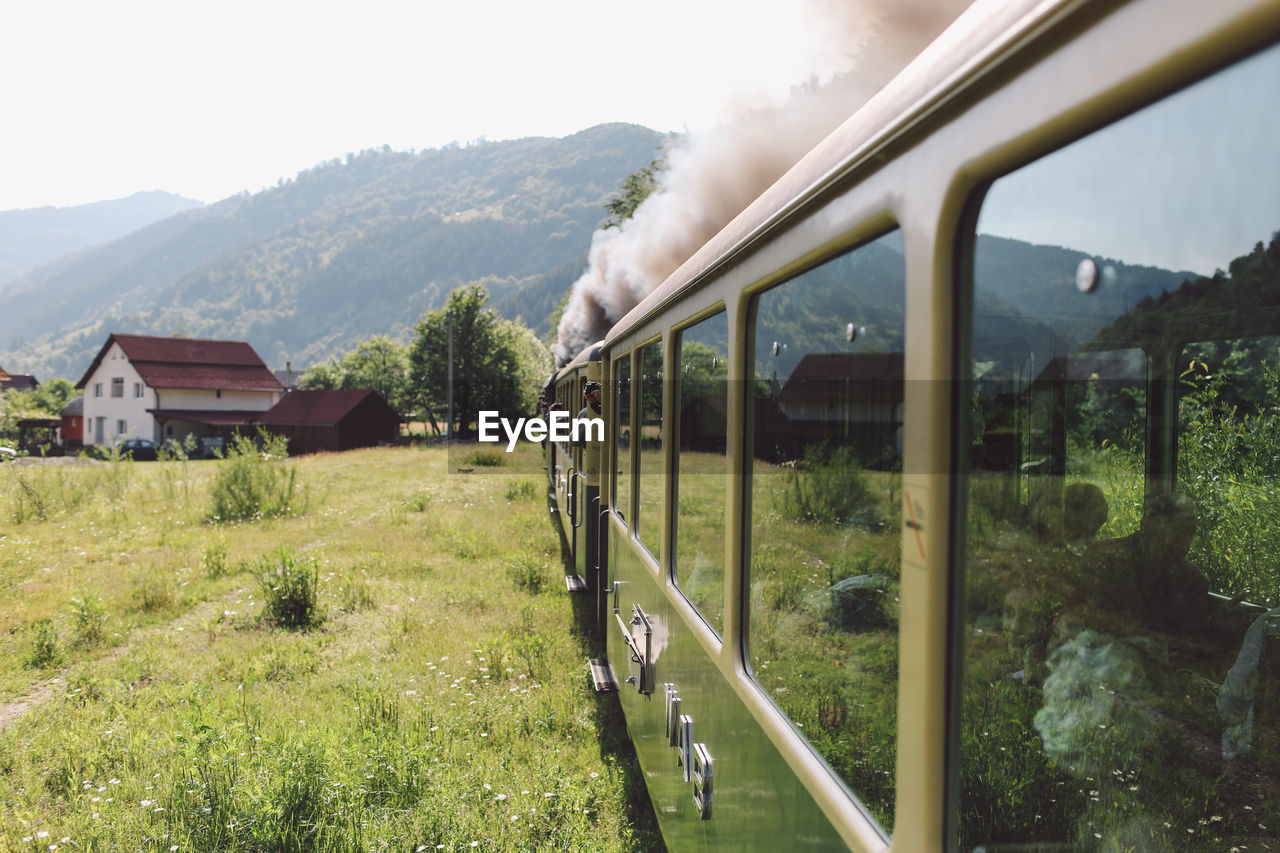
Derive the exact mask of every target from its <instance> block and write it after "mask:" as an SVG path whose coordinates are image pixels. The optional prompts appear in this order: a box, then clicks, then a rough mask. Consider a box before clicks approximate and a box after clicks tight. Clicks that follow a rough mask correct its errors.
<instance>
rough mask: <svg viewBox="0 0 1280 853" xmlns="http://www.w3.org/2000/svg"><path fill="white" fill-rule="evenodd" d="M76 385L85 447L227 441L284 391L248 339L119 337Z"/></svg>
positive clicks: (110, 339)
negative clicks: (80, 395)
mask: <svg viewBox="0 0 1280 853" xmlns="http://www.w3.org/2000/svg"><path fill="white" fill-rule="evenodd" d="M76 387H77V388H79V389H81V390H82V391H83V392H84V443H85V445H90V444H106V445H114V444H118V443H119V442H121V441H124V440H125V439H126V438H145V439H150V440H151V441H154V442H156V443H157V444H163V443H164V442H165V441H168V440H170V439H172V440H174V441H178V442H181V441H182V440H183V439H184V438H185V437H186V436H187V435H188V434H191V435H195V436H196V437H197V438H198V439H208V438H217V437H223V438H225V437H227V436H228V435H230V434H231V433H232V432H234V431H235V430H236V429H237V428H247V427H249V426H250V425H251V424H252V422H253V419H254V418H256V417H257V416H258V415H260V414H261V413H263V412H265V411H266V410H267V409H270V408H271V407H272V406H273V405H275V402H276V401H277V400H278V399H280V396H281V395H282V394H283V393H284V390H285V389H284V386H283V385H281V384H280V380H278V379H276V377H275V375H274V374H273V373H272V372H271V371H270V370H268V369H267V366H266V364H264V363H263V361H262V359H261V358H259V357H258V354H257V353H256V352H254V350H253V347H251V346H249V344H248V343H246V342H245V341H213V340H200V339H196V338H174V337H156V336H151V335H120V334H113V335H111V336H110V337H108V338H107V342H106V343H105V344H103V345H102V349H101V350H99V351H98V355H97V357H95V358H94V360H93V364H91V365H90V366H89V369H88V370H87V371H86V372H85V374H84V376H83V377H82V378H81V379H80V381H79V382H78V383H76Z"/></svg>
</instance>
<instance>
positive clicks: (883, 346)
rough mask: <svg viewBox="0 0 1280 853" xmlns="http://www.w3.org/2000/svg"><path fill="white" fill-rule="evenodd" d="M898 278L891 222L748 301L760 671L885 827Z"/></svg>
mask: <svg viewBox="0 0 1280 853" xmlns="http://www.w3.org/2000/svg"><path fill="white" fill-rule="evenodd" d="M904 281H905V278H904V262H903V253H902V239H901V235H900V233H898V232H896V231H895V232H893V233H890V234H888V235H886V236H884V237H882V238H880V239H878V240H875V241H874V242H872V243H869V244H866V245H864V246H862V247H860V248H858V249H855V250H854V251H852V252H849V253H846V254H844V255H841V256H839V257H837V258H835V259H833V260H831V261H829V262H827V263H825V264H823V265H821V266H819V267H817V268H815V269H813V270H810V271H809V272H806V273H804V274H803V275H800V276H799V277H797V278H794V279H792V280H790V281H788V282H785V283H784V284H782V285H780V286H778V287H776V288H773V289H772V290H769V291H766V292H765V293H763V294H761V295H760V296H759V297H758V299H757V300H756V301H755V303H754V306H753V308H754V341H755V344H754V353H753V355H754V372H755V377H754V382H753V387H754V391H753V393H752V395H751V397H752V401H753V402H752V408H753V423H754V438H753V447H752V455H753V457H754V458H753V462H752V476H751V557H750V566H751V577H750V593H749V594H750V612H749V617H748V618H749V626H748V650H749V654H750V662H751V667H752V671H753V673H754V676H755V678H756V680H757V681H758V682H759V684H760V685H761V686H762V687H763V688H764V689H765V690H766V691H768V693H769V695H770V696H771V697H772V698H773V700H774V702H776V703H777V705H778V707H779V708H781V709H782V710H783V711H784V712H785V713H786V714H787V716H788V717H790V719H791V720H792V721H793V722H794V723H795V725H796V727H797V728H798V729H799V730H800V731H801V733H802V734H803V735H804V736H805V737H806V738H807V739H808V740H809V742H810V743H811V744H812V745H813V747H814V748H815V749H816V750H817V751H818V752H819V753H820V754H821V755H822V757H823V758H824V759H826V761H827V763H828V764H829V765H830V766H831V767H832V769H833V770H835V771H836V772H837V773H838V774H839V775H840V777H841V778H842V779H844V781H845V782H846V784H847V785H848V786H849V787H850V789H852V790H853V791H854V792H855V794H856V795H857V796H858V797H859V798H860V799H861V800H862V802H863V803H864V804H865V806H866V807H867V809H868V810H869V811H870V813H871V814H872V815H873V816H874V817H875V818H876V819H877V820H878V821H879V822H880V824H881V825H882V826H884V827H886V828H888V829H892V818H893V803H894V773H895V770H894V760H895V754H896V753H895V738H896V734H897V695H898V690H897V679H898V611H899V586H898V579H899V574H900V572H899V567H900V547H899V540H900V537H899V529H900V528H899V527H898V525H897V524H895V523H894V520H895V519H896V518H897V516H898V511H899V510H898V507H899V504H900V501H901V489H902V483H901V470H902V466H901V458H902V457H901V447H902V435H901V433H902V401H903V396H904V395H903V345H904V337H903V311H904V293H905V284H904Z"/></svg>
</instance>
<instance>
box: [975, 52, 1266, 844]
mask: <svg viewBox="0 0 1280 853" xmlns="http://www.w3.org/2000/svg"><path fill="white" fill-rule="evenodd" d="M1278 79H1280V51H1278V50H1277V49H1272V50H1270V51H1268V52H1266V53H1263V54H1260V55H1259V56H1257V57H1254V58H1253V59H1250V60H1248V61H1246V62H1243V63H1241V64H1240V65H1238V66H1236V67H1234V68H1231V69H1228V70H1227V71H1224V72H1221V73H1219V74H1218V75H1216V76H1214V77H1211V78H1209V79H1207V80H1205V81H1203V82H1201V83H1199V84H1196V85H1194V86H1192V87H1190V88H1189V89H1187V90H1185V91H1183V92H1180V93H1178V94H1176V95H1174V96H1172V97H1170V98H1167V99H1166V100H1164V101H1162V102H1160V103H1157V104H1155V105H1153V106H1151V107H1148V108H1146V109H1144V110H1142V111H1140V112H1138V113H1135V114H1134V115H1132V116H1130V117H1129V118H1127V119H1124V120H1122V121H1120V122H1118V123H1116V124H1114V125H1112V126H1111V127H1108V128H1105V129H1103V130H1101V131H1099V132H1097V133H1095V134H1093V135H1092V136H1089V137H1086V138H1085V139H1082V140H1080V141H1079V142H1076V143H1074V144H1072V145H1069V146H1068V147H1066V148H1063V149H1062V150H1060V151H1058V152H1056V153H1054V154H1052V155H1050V156H1048V157H1045V158H1044V159H1042V160H1040V161H1037V162H1035V163H1032V164H1031V165H1029V166H1026V167H1024V168H1022V169H1021V170H1019V171H1017V172H1014V173H1012V174H1010V175H1008V176H1006V177H1004V178H1001V179H1000V180H998V181H996V182H995V183H994V184H993V185H992V187H991V188H990V190H989V191H988V192H987V195H986V199H985V201H984V203H983V207H982V210H981V213H980V217H979V220H978V223H977V231H978V234H977V237H976V244H975V248H974V270H973V287H974V291H973V300H972V304H973V317H972V326H971V333H970V337H969V340H970V344H969V348H970V351H971V354H972V360H971V363H970V365H969V367H968V378H969V379H970V380H971V385H970V386H969V388H970V392H971V393H970V394H969V397H968V400H967V402H968V404H969V408H970V416H969V421H968V423H969V425H970V435H969V437H968V441H967V442H966V447H965V448H964V455H965V456H966V457H967V459H966V462H967V465H968V471H969V476H968V481H967V485H966V486H965V493H966V495H967V525H966V527H965V531H964V536H965V541H966V545H965V555H964V558H963V559H964V561H965V565H964V578H965V586H964V597H963V600H962V602H961V607H962V613H963V620H962V629H961V630H962V632H963V633H962V641H963V643H964V650H963V666H964V669H963V678H962V681H961V690H962V694H961V697H960V701H961V721H960V731H959V743H960V761H961V766H960V780H961V781H960V785H961V790H960V803H959V805H960V812H959V815H958V822H957V831H958V836H959V842H960V845H961V847H962V848H963V849H972V848H975V847H979V846H991V847H995V846H999V845H1002V844H1008V845H1011V846H1025V845H1041V844H1043V845H1046V846H1054V845H1062V846H1064V847H1069V848H1071V849H1102V850H1126V849H1133V850H1186V849H1197V850H1202V849H1203V850H1209V849H1213V850H1228V849H1232V848H1238V849H1244V848H1248V849H1265V848H1266V847H1268V846H1275V845H1276V842H1277V840H1280V797H1277V796H1276V791H1277V790H1278V789H1280V630H1277V628H1280V624H1278V621H1280V620H1276V617H1277V616H1280V609H1274V608H1277V605H1280V486H1277V483H1280V417H1277V415H1278V414H1280V360H1278V353H1277V347H1278V346H1280V337H1278V336H1280V239H1278V238H1277V233H1276V229H1277V227H1280V158H1277V157H1276V148H1275V145H1276V142H1275V140H1276V135H1277V129H1278V127H1277V124H1276V119H1275V111H1274V110H1271V109H1260V108H1259V107H1260V105H1262V104H1266V103H1273V102H1274V89H1275V81H1276V80H1278Z"/></svg>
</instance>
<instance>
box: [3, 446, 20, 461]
mask: <svg viewBox="0 0 1280 853" xmlns="http://www.w3.org/2000/svg"><path fill="white" fill-rule="evenodd" d="M17 455H18V451H16V450H14V449H13V448H12V447H4V446H2V445H0V462H8V461H9V460H10V459H13V458H14V457H15V456H17Z"/></svg>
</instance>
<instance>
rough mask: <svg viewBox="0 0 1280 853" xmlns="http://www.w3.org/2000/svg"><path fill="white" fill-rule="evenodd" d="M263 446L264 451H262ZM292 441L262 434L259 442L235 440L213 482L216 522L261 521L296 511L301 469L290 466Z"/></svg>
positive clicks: (213, 516) (238, 437) (210, 517)
mask: <svg viewBox="0 0 1280 853" xmlns="http://www.w3.org/2000/svg"><path fill="white" fill-rule="evenodd" d="M259 443H260V444H261V450H259ZM287 458H288V440H287V439H285V438H283V437H281V436H272V435H268V434H266V433H265V432H261V431H259V433H258V443H255V442H254V441H253V440H252V439H250V438H247V437H246V436H243V435H240V436H236V437H235V438H234V439H232V441H231V444H230V446H229V447H228V448H227V455H226V458H225V459H224V460H223V462H222V463H221V466H220V468H219V470H218V476H217V478H216V479H215V480H214V482H213V488H212V496H213V509H212V510H211V511H210V513H209V520H210V521H212V522H215V523H217V522H224V521H257V520H259V519H263V518H275V517H276V516H280V515H285V514H287V513H290V512H293V511H294V493H295V491H296V489H297V482H296V479H297V470H296V469H295V468H294V467H293V466H292V465H286V464H285V463H284V460H285V459H287Z"/></svg>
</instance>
